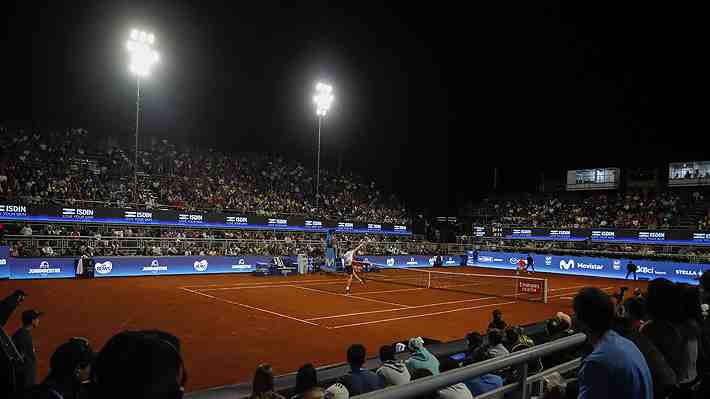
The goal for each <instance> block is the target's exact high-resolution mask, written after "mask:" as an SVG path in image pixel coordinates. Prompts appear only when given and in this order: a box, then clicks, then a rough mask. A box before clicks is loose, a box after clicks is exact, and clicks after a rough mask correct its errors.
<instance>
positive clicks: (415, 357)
mask: <svg viewBox="0 0 710 399" xmlns="http://www.w3.org/2000/svg"><path fill="white" fill-rule="evenodd" d="M408 346H409V351H410V352H411V356H410V357H409V359H407V361H406V362H405V363H404V364H405V365H406V366H407V369H409V372H410V373H411V372H412V370H416V369H426V370H429V371H431V374H432V375H439V360H438V359H437V358H436V357H434V355H432V354H431V352H429V351H428V350H427V349H426V348H425V347H424V340H423V339H422V337H414V338H410V339H409V343H408Z"/></svg>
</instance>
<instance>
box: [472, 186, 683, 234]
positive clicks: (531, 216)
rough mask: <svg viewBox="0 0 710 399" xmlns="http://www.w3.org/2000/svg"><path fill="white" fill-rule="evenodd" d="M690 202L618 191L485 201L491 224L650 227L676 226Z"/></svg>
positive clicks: (666, 194) (671, 195)
mask: <svg viewBox="0 0 710 399" xmlns="http://www.w3.org/2000/svg"><path fill="white" fill-rule="evenodd" d="M689 204H690V198H687V199H685V198H683V197H682V196H681V195H679V194H678V193H675V192H671V191H668V192H652V193H651V192H634V191H631V192H626V193H621V192H615V193H602V194H592V195H585V196H576V195H572V194H568V195H567V196H561V195H560V196H534V195H525V196H522V197H519V199H517V200H484V201H483V203H482V204H481V205H480V207H481V208H482V209H486V210H487V211H488V212H491V213H492V214H493V218H492V220H491V222H492V223H502V224H510V225H521V226H530V227H555V228H566V229H571V228H590V227H616V228H649V229H656V228H658V229H661V228H669V227H672V226H675V225H676V223H677V222H678V219H679V216H680V215H681V214H682V213H683V211H685V210H686V209H687V208H688V206H689Z"/></svg>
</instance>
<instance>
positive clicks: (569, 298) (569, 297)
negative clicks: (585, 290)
mask: <svg viewBox="0 0 710 399" xmlns="http://www.w3.org/2000/svg"><path fill="white" fill-rule="evenodd" d="M560 299H567V300H572V299H574V298H572V297H571V296H563V297H560Z"/></svg>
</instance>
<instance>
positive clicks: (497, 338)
mask: <svg viewBox="0 0 710 399" xmlns="http://www.w3.org/2000/svg"><path fill="white" fill-rule="evenodd" d="M488 345H490V349H489V350H488V351H489V352H490V353H491V355H493V357H499V356H505V355H507V354H509V353H510V352H508V349H506V347H505V346H504V345H503V331H502V330H499V329H497V328H493V329H490V330H488Z"/></svg>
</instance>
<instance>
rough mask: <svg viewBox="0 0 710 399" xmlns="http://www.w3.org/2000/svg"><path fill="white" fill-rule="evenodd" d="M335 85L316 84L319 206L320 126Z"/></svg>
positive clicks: (330, 102)
mask: <svg viewBox="0 0 710 399" xmlns="http://www.w3.org/2000/svg"><path fill="white" fill-rule="evenodd" d="M334 98H335V97H333V86H331V85H329V84H325V83H321V82H318V83H317V84H316V95H315V96H313V102H315V103H316V115H317V117H318V155H317V158H316V159H317V160H316V206H318V194H319V193H320V128H321V124H322V123H323V118H325V114H327V113H328V110H329V109H330V106H331V105H332V104H333V99H334Z"/></svg>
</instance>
